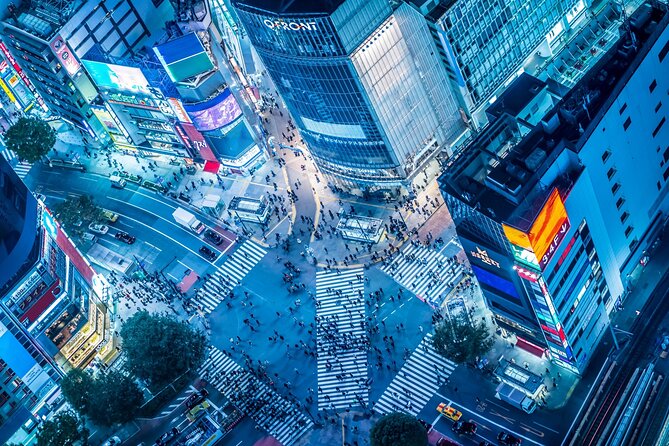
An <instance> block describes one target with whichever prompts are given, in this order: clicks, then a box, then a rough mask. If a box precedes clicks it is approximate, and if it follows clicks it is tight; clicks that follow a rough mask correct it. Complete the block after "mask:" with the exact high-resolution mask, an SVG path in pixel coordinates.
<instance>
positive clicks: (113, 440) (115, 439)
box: [102, 435, 121, 446]
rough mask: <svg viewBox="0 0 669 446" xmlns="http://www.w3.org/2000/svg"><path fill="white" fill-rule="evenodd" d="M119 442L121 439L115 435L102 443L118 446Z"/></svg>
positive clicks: (103, 444) (106, 445) (105, 445)
mask: <svg viewBox="0 0 669 446" xmlns="http://www.w3.org/2000/svg"><path fill="white" fill-rule="evenodd" d="M119 444H121V439H120V438H118V437H117V436H116V435H114V436H113V437H111V438H110V439H109V440H107V441H105V442H104V443H102V446H118V445H119Z"/></svg>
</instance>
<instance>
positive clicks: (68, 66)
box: [49, 34, 81, 77]
mask: <svg viewBox="0 0 669 446" xmlns="http://www.w3.org/2000/svg"><path fill="white" fill-rule="evenodd" d="M49 46H50V47H51V51H53V53H54V54H55V55H56V57H57V58H58V61H59V62H60V64H61V65H62V66H63V68H65V71H67V74H68V75H69V76H70V77H72V76H74V75H75V74H77V72H78V71H79V69H80V68H81V64H80V63H79V61H78V60H77V56H75V55H74V53H73V52H72V50H71V49H70V47H69V46H68V44H67V42H65V39H63V38H62V37H61V36H60V34H57V35H56V37H54V38H53V40H52V41H51V43H50V44H49Z"/></svg>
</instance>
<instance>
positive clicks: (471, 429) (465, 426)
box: [453, 421, 477, 435]
mask: <svg viewBox="0 0 669 446" xmlns="http://www.w3.org/2000/svg"><path fill="white" fill-rule="evenodd" d="M476 427H477V426H476V423H474V422H473V421H456V422H455V423H453V432H455V433H456V434H467V435H474V434H475V433H476Z"/></svg>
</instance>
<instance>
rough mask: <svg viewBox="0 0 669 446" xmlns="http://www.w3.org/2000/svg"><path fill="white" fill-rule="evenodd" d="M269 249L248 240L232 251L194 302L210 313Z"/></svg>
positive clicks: (198, 293) (197, 294)
mask: <svg viewBox="0 0 669 446" xmlns="http://www.w3.org/2000/svg"><path fill="white" fill-rule="evenodd" d="M266 253H267V251H266V250H265V249H264V248H263V247H262V246H260V245H259V244H257V243H255V242H254V241H253V240H246V241H244V242H242V243H241V245H239V247H238V248H237V249H236V250H235V252H233V253H232V255H231V256H230V257H229V258H228V259H227V260H226V261H225V262H224V263H223V265H221V266H220V267H219V268H218V270H216V272H214V273H213V274H212V275H211V277H210V278H209V279H208V280H207V281H206V282H205V284H204V286H203V287H202V288H200V289H199V290H198V292H197V293H196V295H195V296H194V297H193V300H194V303H195V304H196V305H200V306H201V307H202V311H203V312H204V313H205V314H209V313H211V312H212V311H214V309H216V307H217V306H218V304H220V303H221V302H222V301H223V298H224V297H225V296H227V295H228V293H229V292H230V290H232V289H233V288H234V287H236V286H237V285H239V283H240V282H241V281H242V280H243V279H244V277H246V275H247V274H248V273H249V271H251V269H253V267H254V266H256V265H257V264H258V262H260V260H262V258H263V257H264V256H265V254H266Z"/></svg>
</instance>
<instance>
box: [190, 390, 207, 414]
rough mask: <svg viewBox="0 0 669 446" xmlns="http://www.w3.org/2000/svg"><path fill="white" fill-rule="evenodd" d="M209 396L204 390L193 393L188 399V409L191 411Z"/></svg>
mask: <svg viewBox="0 0 669 446" xmlns="http://www.w3.org/2000/svg"><path fill="white" fill-rule="evenodd" d="M208 395H209V392H207V389H202V390H200V391H199V392H193V394H192V395H191V396H189V397H188V399H186V407H187V408H188V410H191V409H192V408H193V407H195V406H197V405H198V404H200V403H201V402H202V401H204V399H205V398H206V397H207V396H208Z"/></svg>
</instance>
